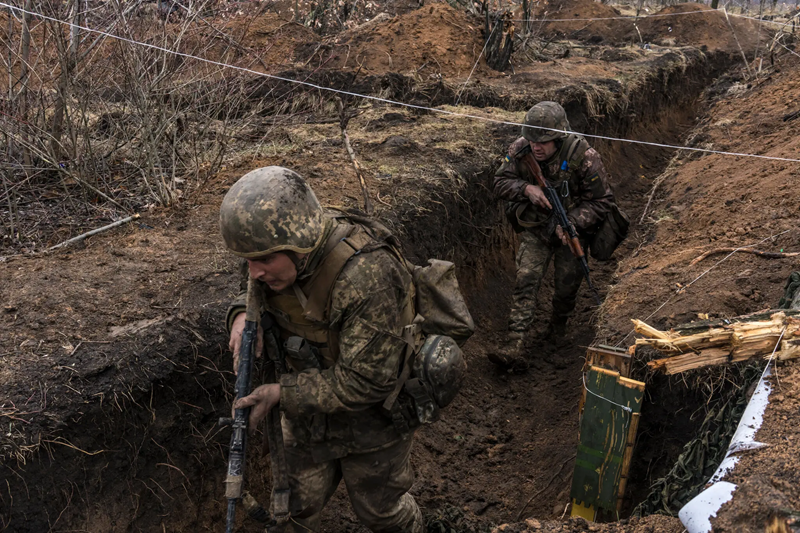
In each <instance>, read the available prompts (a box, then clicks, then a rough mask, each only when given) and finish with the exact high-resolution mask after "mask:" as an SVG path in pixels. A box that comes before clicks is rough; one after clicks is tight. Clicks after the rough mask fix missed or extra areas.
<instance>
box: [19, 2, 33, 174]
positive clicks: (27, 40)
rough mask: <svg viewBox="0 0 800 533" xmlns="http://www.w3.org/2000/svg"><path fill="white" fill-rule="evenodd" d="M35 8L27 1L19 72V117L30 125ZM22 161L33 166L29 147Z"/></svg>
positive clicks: (23, 151)
mask: <svg viewBox="0 0 800 533" xmlns="http://www.w3.org/2000/svg"><path fill="white" fill-rule="evenodd" d="M32 7H33V0H26V2H25V11H26V12H27V13H24V14H23V16H22V44H21V50H20V55H21V56H22V64H21V65H20V71H19V82H20V89H19V116H20V119H21V120H22V122H23V124H27V123H28V74H29V72H28V65H29V64H30V58H31V15H30V13H29V12H30V11H31V8H32ZM22 139H23V141H25V144H27V141H28V140H29V139H28V132H27V131H25V132H24V133H23V134H22ZM22 160H23V163H24V164H25V166H26V167H30V166H31V153H30V151H29V150H28V147H27V146H23V147H22Z"/></svg>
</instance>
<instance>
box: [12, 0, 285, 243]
mask: <svg viewBox="0 0 800 533" xmlns="http://www.w3.org/2000/svg"><path fill="white" fill-rule="evenodd" d="M164 5H166V4H159V8H156V9H146V7H147V5H146V4H142V3H141V2H134V3H130V2H121V1H120V0H112V2H111V3H109V4H97V5H90V4H89V3H88V2H87V0H69V1H68V2H66V3H60V2H58V3H48V2H42V3H38V2H35V1H34V0H26V2H25V5H24V9H25V10H26V11H28V12H33V13H37V14H41V15H44V17H47V18H44V17H39V16H37V15H31V14H30V13H28V14H24V13H23V12H22V11H20V10H11V12H10V13H9V16H8V19H7V23H6V24H4V26H5V30H6V34H5V35H4V36H3V37H4V42H5V43H6V51H7V53H6V54H3V60H4V63H5V65H4V66H5V71H6V73H7V77H6V80H5V81H6V83H7V87H4V89H5V90H4V91H3V92H4V93H5V94H4V98H3V100H2V101H0V111H2V114H0V128H1V129H2V135H4V137H5V139H4V140H5V147H6V149H5V152H6V153H5V154H4V155H5V156H6V162H5V163H4V164H3V167H2V170H3V187H2V189H0V206H2V207H0V210H2V211H0V212H3V214H4V215H7V216H3V222H4V226H5V228H4V229H5V231H4V234H5V237H4V239H3V240H4V243H3V244H5V245H9V244H11V245H17V246H19V245H25V247H26V248H27V249H28V250H31V249H38V248H41V247H42V246H43V243H42V242H41V240H42V238H43V237H42V231H40V230H37V227H44V226H45V225H46V222H47V221H48V220H50V219H51V218H52V216H51V215H52V212H53V210H56V209H57V207H58V206H55V205H49V204H48V203H47V202H48V200H52V201H54V202H57V201H61V203H62V204H63V203H65V202H64V201H66V203H69V204H70V205H71V206H72V208H73V209H72V211H73V212H74V211H75V209H74V208H75V207H76V202H77V203H79V204H80V205H79V206H78V207H80V209H79V210H83V212H84V213H86V214H89V213H91V212H94V211H98V210H99V211H101V213H96V212H95V213H94V215H90V216H99V217H100V218H114V217H115V216H119V213H118V211H120V210H122V211H130V210H133V209H136V208H139V207H141V206H143V205H147V204H154V205H171V204H174V203H175V202H176V201H178V200H179V199H180V198H181V197H184V196H187V195H188V194H191V193H192V192H193V191H196V190H198V189H199V188H200V187H202V185H203V183H204V182H205V180H206V179H207V177H209V176H210V175H213V174H214V173H216V172H217V171H218V170H219V168H220V166H221V165H222V161H223V159H224V157H225V155H226V153H227V152H228V150H229V149H230V147H231V145H232V143H235V142H236V141H237V139H239V138H240V136H241V134H242V132H243V131H246V130H249V129H251V128H252V124H251V123H252V121H253V120H254V119H256V118H258V116H259V114H260V113H261V112H262V111H263V109H264V108H265V106H266V105H271V106H274V102H270V101H269V99H252V98H250V94H251V92H252V88H251V86H252V79H253V78H254V75H253V74H250V73H247V72H242V71H237V70H232V69H229V68H225V67H222V66H218V65H213V64H209V63H208V62H205V61H200V60H198V59H195V57H202V58H210V59H217V60H220V61H222V62H225V61H230V60H231V58H236V57H238V58H240V59H243V60H244V57H243V56H244V55H245V53H247V52H248V50H247V49H246V48H245V47H243V46H242V45H240V44H239V43H238V42H237V41H236V40H235V39H233V38H232V37H230V36H228V35H227V34H225V33H224V32H223V31H222V30H220V29H218V28H216V27H214V26H213V25H212V24H211V23H210V22H208V21H207V20H206V19H205V18H204V17H203V15H202V14H203V12H204V10H207V9H209V8H210V7H211V6H210V5H209V3H208V2H201V3H189V4H187V5H186V6H185V7H184V6H181V7H180V10H179V11H175V9H174V6H173V5H170V6H171V7H170V8H169V9H167V10H164V9H160V8H161V7H162V6H164ZM52 19H55V20H52ZM65 22H70V23H71V24H72V25H68V24H65ZM84 28H91V29H98V30H102V31H103V32H106V33H108V34H112V35H115V36H119V37H122V38H124V39H127V40H120V39H116V38H113V37H110V36H108V35H104V34H100V33H97V32H94V31H87V30H86V29H84ZM138 43H145V44H146V45H147V46H143V45H142V44H138ZM173 51H174V52H178V54H176V53H173ZM76 193H78V194H76ZM51 203H52V202H51ZM37 207H38V209H37ZM45 207H47V209H45ZM48 213H49V214H48ZM50 222H51V224H52V220H50ZM9 241H11V242H9Z"/></svg>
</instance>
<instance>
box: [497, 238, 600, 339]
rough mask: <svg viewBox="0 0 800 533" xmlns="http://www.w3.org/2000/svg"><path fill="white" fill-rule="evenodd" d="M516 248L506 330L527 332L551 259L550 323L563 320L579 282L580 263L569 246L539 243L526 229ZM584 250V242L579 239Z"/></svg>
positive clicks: (580, 274) (576, 291)
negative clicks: (514, 269)
mask: <svg viewBox="0 0 800 533" xmlns="http://www.w3.org/2000/svg"><path fill="white" fill-rule="evenodd" d="M519 241H520V243H519V250H518V251H517V280H516V283H515V285H514V295H513V300H512V303H511V313H510V314H509V317H508V329H509V331H516V332H527V331H529V330H530V328H531V326H532V325H533V315H534V313H535V312H536V303H537V296H538V293H539V287H540V286H541V285H542V277H543V276H544V273H545V272H546V271H547V267H548V265H549V264H550V260H551V259H552V260H553V268H554V271H555V272H554V285H555V291H554V293H553V322H555V323H566V321H567V319H569V317H570V315H571V314H572V310H573V309H574V308H575V300H576V298H577V295H578V289H579V288H580V286H581V282H582V281H583V272H582V270H581V265H580V263H579V262H578V260H577V259H575V256H573V255H572V252H571V251H570V249H569V246H563V245H557V246H553V245H551V244H548V243H545V242H543V241H542V240H541V239H540V238H539V237H537V236H536V235H534V234H533V233H531V232H529V231H523V232H522V233H520V234H519ZM581 244H582V245H583V246H584V249H586V244H585V243H584V242H583V241H581Z"/></svg>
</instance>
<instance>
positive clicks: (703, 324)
mask: <svg viewBox="0 0 800 533" xmlns="http://www.w3.org/2000/svg"><path fill="white" fill-rule="evenodd" d="M776 313H783V314H784V315H785V316H787V317H800V310H797V311H795V310H791V309H771V310H764V311H758V312H756V313H753V314H750V315H743V316H737V317H734V318H717V319H714V320H698V321H697V322H689V323H688V324H679V325H677V326H675V327H674V328H672V331H674V332H676V333H679V334H680V335H692V334H694V333H698V332H700V331H704V330H707V329H711V328H720V327H724V326H730V325H733V324H739V323H742V322H758V321H762V320H770V319H771V318H772V315H774V314H776Z"/></svg>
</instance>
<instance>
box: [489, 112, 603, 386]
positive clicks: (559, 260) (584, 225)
mask: <svg viewBox="0 0 800 533" xmlns="http://www.w3.org/2000/svg"><path fill="white" fill-rule="evenodd" d="M569 130H570V125H569V121H568V120H567V114H566V112H565V111H564V108H563V107H561V106H560V105H559V104H557V103H556V102H539V103H538V104H536V105H535V106H533V107H532V108H531V109H530V110H529V111H528V113H527V115H526V116H525V126H523V128H522V137H520V138H519V139H517V140H516V141H515V142H514V143H512V144H511V146H510V147H509V149H508V155H506V156H505V159H504V161H503V165H502V166H501V167H500V169H499V170H498V171H497V173H496V174H495V177H494V192H495V195H496V196H497V197H499V198H500V199H501V200H504V201H505V211H506V215H507V216H508V218H509V221H510V222H511V224H512V226H513V227H514V229H515V231H516V232H517V233H518V234H519V249H518V251H517V257H516V263H517V273H516V283H515V285H514V293H513V300H512V304H511V311H510V313H509V317H508V330H507V334H506V339H505V341H504V343H503V344H502V345H501V346H500V348H499V349H498V350H496V351H494V352H491V353H489V354H488V357H489V359H490V360H491V361H492V362H493V363H495V364H496V365H498V366H500V367H502V368H505V369H509V370H512V371H524V370H526V369H527V368H528V366H529V363H530V362H529V360H528V358H527V357H526V356H525V349H524V348H525V343H526V340H527V339H528V338H529V336H530V331H531V329H532V328H533V325H534V324H533V322H534V313H535V312H536V306H537V295H538V292H539V287H540V286H541V284H542V277H543V276H544V273H545V272H546V270H547V267H548V265H549V263H550V261H551V260H552V261H553V263H554V285H555V291H554V294H553V310H552V316H551V318H550V323H549V325H548V327H547V330H546V332H545V337H546V338H549V339H550V340H553V341H554V342H555V343H556V344H557V345H563V341H564V336H565V334H566V326H567V321H568V320H569V318H570V316H571V315H572V312H573V309H574V308H575V300H576V296H577V294H578V289H579V288H580V285H581V282H582V281H583V273H582V272H581V267H580V264H579V262H578V260H577V259H576V258H575V257H574V256H573V255H572V253H571V252H570V248H569V246H567V236H566V232H564V231H563V229H562V228H561V227H560V226H558V225H557V224H556V222H555V221H554V217H553V216H551V209H550V208H551V206H550V203H549V202H548V200H547V197H546V196H545V194H544V192H543V191H542V189H541V187H538V186H537V185H535V183H536V180H535V179H534V177H533V176H531V175H529V172H528V169H527V167H525V166H524V165H522V164H521V162H520V161H519V158H520V157H521V154H520V150H522V149H523V148H525V147H526V146H528V145H530V148H531V151H532V154H533V157H534V158H535V159H536V161H537V162H538V163H539V166H540V167H541V169H542V174H543V175H544V177H545V179H546V180H547V181H548V183H549V184H551V185H552V186H553V187H554V188H555V189H556V190H557V191H558V192H559V195H560V197H561V202H562V204H563V205H564V209H565V210H566V211H567V214H568V218H569V220H570V221H571V222H572V224H573V225H574V226H575V228H576V230H577V232H578V236H579V237H580V241H581V245H582V246H583V248H584V250H586V245H587V241H588V237H589V236H590V235H591V234H592V233H593V232H594V231H596V229H597V228H598V227H599V225H600V224H601V223H602V222H603V220H605V218H606V216H607V215H608V213H609V211H610V209H611V207H612V205H613V203H614V195H613V193H612V192H611V187H610V186H609V184H608V176H607V174H606V170H605V168H604V167H603V162H602V161H601V159H600V154H599V153H597V151H596V150H595V149H594V148H592V147H590V146H589V144H588V143H587V142H586V140H585V139H584V138H583V137H581V136H579V135H576V134H571V133H566V131H569ZM587 257H588V256H587Z"/></svg>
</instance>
